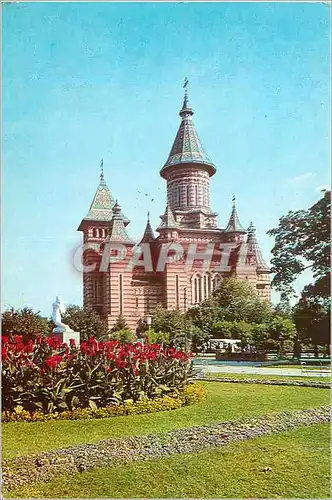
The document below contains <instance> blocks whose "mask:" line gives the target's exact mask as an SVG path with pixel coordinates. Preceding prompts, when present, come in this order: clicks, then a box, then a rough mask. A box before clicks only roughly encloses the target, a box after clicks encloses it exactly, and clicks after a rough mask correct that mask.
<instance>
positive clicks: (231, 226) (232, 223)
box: [225, 196, 246, 233]
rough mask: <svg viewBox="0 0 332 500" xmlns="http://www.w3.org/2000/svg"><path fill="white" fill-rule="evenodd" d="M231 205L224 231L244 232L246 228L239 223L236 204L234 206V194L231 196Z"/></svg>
mask: <svg viewBox="0 0 332 500" xmlns="http://www.w3.org/2000/svg"><path fill="white" fill-rule="evenodd" d="M232 202H233V206H232V213H231V216H230V218H229V221H228V224H227V227H226V229H225V233H246V230H245V229H244V227H243V226H242V225H241V223H240V219H239V216H238V214H237V210H236V206H235V196H233V198H232Z"/></svg>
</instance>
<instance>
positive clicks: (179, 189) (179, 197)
mask: <svg viewBox="0 0 332 500" xmlns="http://www.w3.org/2000/svg"><path fill="white" fill-rule="evenodd" d="M177 206H178V207H180V206H181V186H178V188H177Z"/></svg>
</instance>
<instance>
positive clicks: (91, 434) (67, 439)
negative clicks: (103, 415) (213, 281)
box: [2, 382, 329, 458]
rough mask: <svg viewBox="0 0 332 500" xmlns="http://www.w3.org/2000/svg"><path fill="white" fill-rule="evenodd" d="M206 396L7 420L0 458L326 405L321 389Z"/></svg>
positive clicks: (258, 389) (234, 388)
mask: <svg viewBox="0 0 332 500" xmlns="http://www.w3.org/2000/svg"><path fill="white" fill-rule="evenodd" d="M205 385H206V387H207V391H208V397H207V399H206V400H205V401H203V402H201V403H200V404H197V405H193V406H187V407H184V408H180V409H178V410H173V411H171V412H160V413H151V414H145V415H132V416H126V417H113V418H108V419H100V420H96V419H93V420H76V421H75V420H73V421H53V422H52V421H50V422H34V423H24V422H19V423H9V424H4V425H3V426H2V456H3V458H8V457H13V456H16V455H26V454H29V453H34V452H38V451H42V450H51V449H54V448H61V447H66V446H70V445H72V444H79V443H92V442H96V441H99V440H101V439H106V438H108V437H117V436H128V435H135V434H136V435H139V434H148V433H156V432H162V431H167V430H171V429H174V428H178V427H189V426H194V425H204V424H208V423H210V422H216V421H222V420H231V419H236V418H240V417H246V416H251V415H261V414H264V413H268V412H275V411H281V410H283V409H297V408H310V407H311V408H313V407H316V406H319V405H322V404H328V403H329V391H328V390H326V389H316V388H305V387H301V388H298V387H280V386H264V385H258V384H257V385H247V384H239V385H233V384H227V383H225V384H223V383H220V382H205Z"/></svg>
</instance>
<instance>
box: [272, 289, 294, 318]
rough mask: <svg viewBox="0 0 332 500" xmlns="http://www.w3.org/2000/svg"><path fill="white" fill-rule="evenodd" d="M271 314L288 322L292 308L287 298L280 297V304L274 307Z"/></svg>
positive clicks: (291, 315) (291, 314) (291, 316)
mask: <svg viewBox="0 0 332 500" xmlns="http://www.w3.org/2000/svg"><path fill="white" fill-rule="evenodd" d="M273 313H274V314H276V315H277V316H281V317H282V318H287V319H290V320H291V319H292V318H293V308H292V306H291V303H290V300H289V298H288V297H287V296H285V295H283V296H282V297H281V299H280V302H278V304H276V305H275V306H274V308H273Z"/></svg>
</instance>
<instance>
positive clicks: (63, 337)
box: [52, 328, 80, 345]
mask: <svg viewBox="0 0 332 500" xmlns="http://www.w3.org/2000/svg"><path fill="white" fill-rule="evenodd" d="M54 330H59V329H58V328H55V329H54ZM54 330H53V332H52V336H53V337H56V338H57V339H59V340H60V342H61V343H64V344H68V345H69V344H70V339H73V340H75V344H76V345H80V332H70V331H62V332H61V331H60V332H59V331H54Z"/></svg>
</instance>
